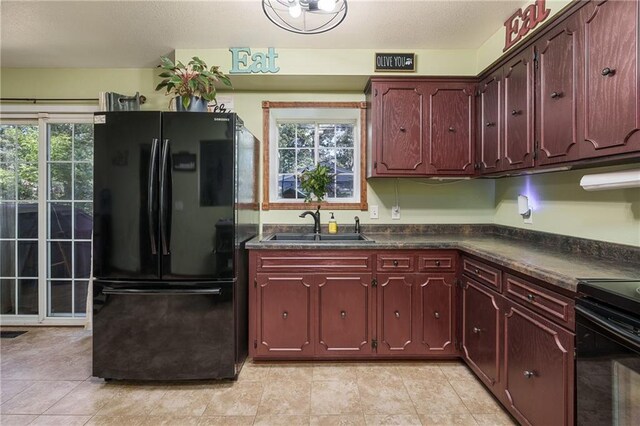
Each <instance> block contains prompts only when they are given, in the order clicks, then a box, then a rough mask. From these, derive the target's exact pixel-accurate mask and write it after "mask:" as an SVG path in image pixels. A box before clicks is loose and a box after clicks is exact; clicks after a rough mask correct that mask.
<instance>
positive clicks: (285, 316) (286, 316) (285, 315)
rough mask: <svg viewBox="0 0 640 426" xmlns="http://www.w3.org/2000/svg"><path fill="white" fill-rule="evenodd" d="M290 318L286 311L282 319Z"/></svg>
mask: <svg viewBox="0 0 640 426" xmlns="http://www.w3.org/2000/svg"><path fill="white" fill-rule="evenodd" d="M288 317H289V312H287V311H284V312H283V313H282V318H284V319H287V318H288Z"/></svg>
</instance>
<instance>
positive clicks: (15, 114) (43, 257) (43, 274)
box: [0, 105, 98, 326]
mask: <svg viewBox="0 0 640 426" xmlns="http://www.w3.org/2000/svg"><path fill="white" fill-rule="evenodd" d="M97 111H98V107H97V106H86V105H2V106H1V107H0V122H9V123H12V124H13V123H20V124H29V123H33V124H37V125H38V134H39V137H38V314H37V315H0V324H2V325H5V326H10V325H16V326H23V325H43V326H49V325H75V326H82V325H85V324H86V323H87V321H90V319H91V312H87V315H86V317H77V318H68V317H58V316H47V311H48V309H47V299H48V297H49V294H48V292H47V193H48V190H47V189H48V187H47V152H48V146H47V125H48V124H55V123H69V122H75V123H93V113H94V112H97ZM91 281H92V277H90V278H89V287H91ZM89 294H91V290H90V289H89Z"/></svg>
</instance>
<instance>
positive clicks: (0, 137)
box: [0, 124, 19, 162]
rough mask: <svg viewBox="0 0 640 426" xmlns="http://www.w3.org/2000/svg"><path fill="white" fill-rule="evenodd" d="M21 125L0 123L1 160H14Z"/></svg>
mask: <svg viewBox="0 0 640 426" xmlns="http://www.w3.org/2000/svg"><path fill="white" fill-rule="evenodd" d="M18 127H19V126H15V125H11V124H9V125H6V124H3V125H0V162H14V161H15V160H16V148H17V146H18V133H19V129H18Z"/></svg>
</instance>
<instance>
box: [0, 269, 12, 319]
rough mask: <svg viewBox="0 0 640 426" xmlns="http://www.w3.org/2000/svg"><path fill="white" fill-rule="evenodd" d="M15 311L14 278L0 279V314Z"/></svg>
mask: <svg viewBox="0 0 640 426" xmlns="http://www.w3.org/2000/svg"><path fill="white" fill-rule="evenodd" d="M15 313H16V280H15V279H13V278H12V279H1V280H0V314H2V315H6V314H10V315H13V314H15Z"/></svg>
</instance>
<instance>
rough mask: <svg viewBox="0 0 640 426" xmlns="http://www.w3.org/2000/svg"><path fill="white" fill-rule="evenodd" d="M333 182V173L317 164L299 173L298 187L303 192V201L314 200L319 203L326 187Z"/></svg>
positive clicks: (325, 191)
mask: <svg viewBox="0 0 640 426" xmlns="http://www.w3.org/2000/svg"><path fill="white" fill-rule="evenodd" d="M331 182H333V175H331V174H330V173H329V168H328V167H327V166H323V165H322V164H318V166H317V167H316V168H314V169H308V170H305V171H304V172H302V174H301V175H300V187H301V188H302V190H303V191H304V192H305V194H306V196H305V198H304V201H305V203H310V202H312V201H314V196H315V200H316V201H317V202H319V203H321V202H322V201H323V200H324V196H325V195H326V194H327V187H328V186H329V184H330V183H331Z"/></svg>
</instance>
